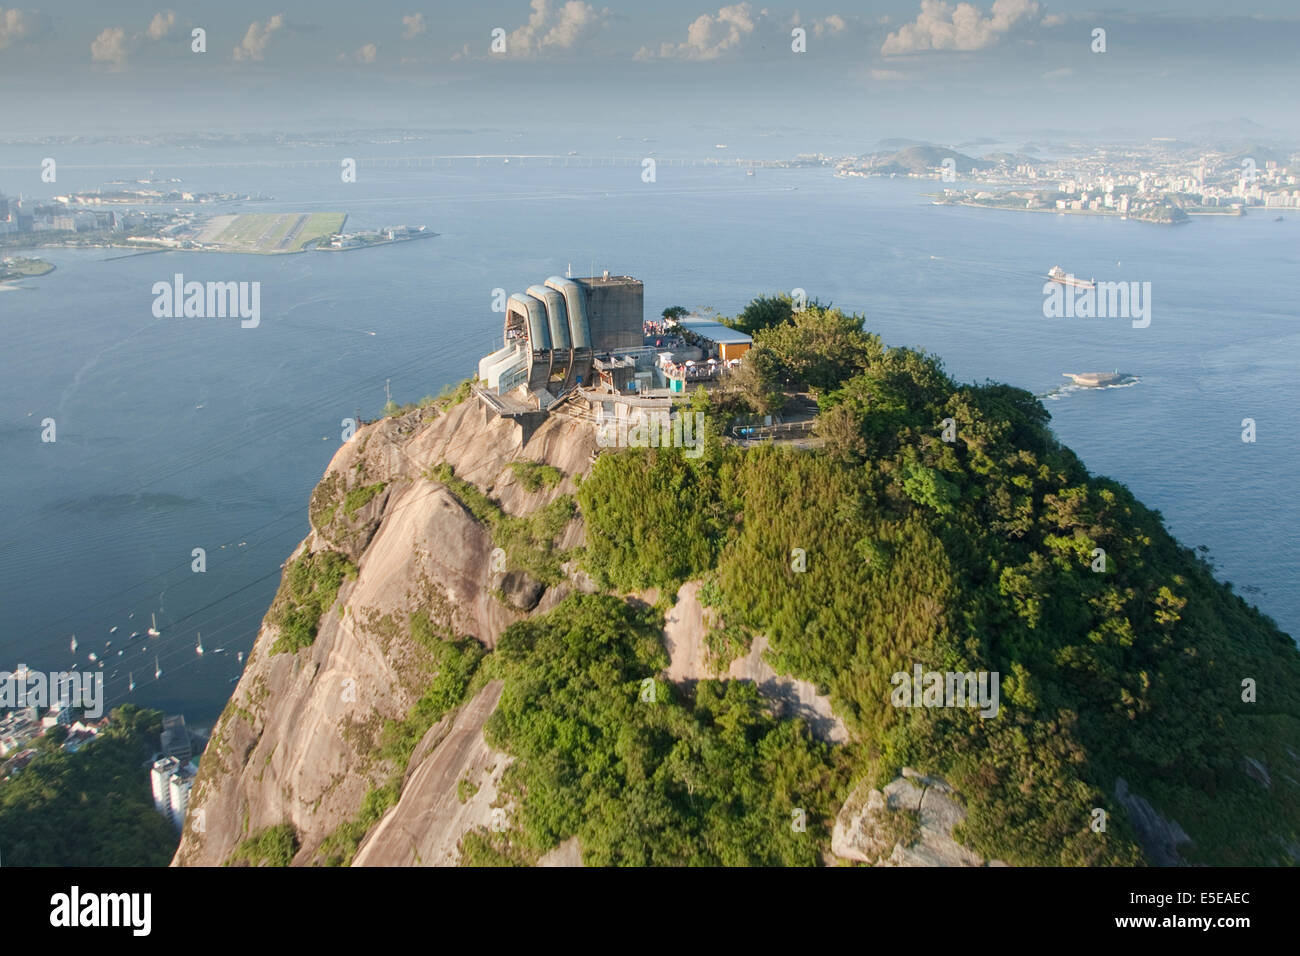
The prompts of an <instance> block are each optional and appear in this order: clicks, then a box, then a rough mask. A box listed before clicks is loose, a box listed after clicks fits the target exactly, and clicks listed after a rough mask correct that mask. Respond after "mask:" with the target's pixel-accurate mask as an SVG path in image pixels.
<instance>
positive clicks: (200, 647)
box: [194, 634, 203, 657]
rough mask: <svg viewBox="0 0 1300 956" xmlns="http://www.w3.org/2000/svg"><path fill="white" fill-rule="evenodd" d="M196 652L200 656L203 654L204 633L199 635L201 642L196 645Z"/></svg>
mask: <svg viewBox="0 0 1300 956" xmlns="http://www.w3.org/2000/svg"><path fill="white" fill-rule="evenodd" d="M194 653H195V654H198V655H199V657H202V656H203V635H202V634H200V635H199V642H198V643H197V644H195V645H194Z"/></svg>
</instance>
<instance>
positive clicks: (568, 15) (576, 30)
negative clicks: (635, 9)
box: [506, 0, 609, 56]
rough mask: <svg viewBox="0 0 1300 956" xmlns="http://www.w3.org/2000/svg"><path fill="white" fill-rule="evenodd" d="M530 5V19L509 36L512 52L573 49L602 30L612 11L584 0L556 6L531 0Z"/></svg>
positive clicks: (512, 53) (507, 47) (518, 54)
mask: <svg viewBox="0 0 1300 956" xmlns="http://www.w3.org/2000/svg"><path fill="white" fill-rule="evenodd" d="M529 6H530V7H532V9H533V12H532V13H531V14H530V15H529V17H528V22H527V23H526V24H524V25H523V26H522V27H520V28H519V29H518V30H515V31H514V32H513V33H511V34H510V35H509V36H508V37H506V53H507V54H508V55H510V56H530V55H532V54H536V53H549V52H558V51H563V50H572V49H574V48H575V47H578V46H580V45H581V44H582V43H584V42H586V41H587V40H588V39H590V38H591V37H592V36H594V35H595V34H596V33H598V32H599V31H600V29H601V28H602V27H603V26H604V25H605V19H606V17H607V16H608V13H609V11H608V10H602V11H597V10H596V8H595V7H593V6H592V5H591V4H589V3H583V2H582V0H568V2H566V3H563V4H559V5H555V6H553V5H552V4H551V2H550V0H532V2H531V3H529Z"/></svg>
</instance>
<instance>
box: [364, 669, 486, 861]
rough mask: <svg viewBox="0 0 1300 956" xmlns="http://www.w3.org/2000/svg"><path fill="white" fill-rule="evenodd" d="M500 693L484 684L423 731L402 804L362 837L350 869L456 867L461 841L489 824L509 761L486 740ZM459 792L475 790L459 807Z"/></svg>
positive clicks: (403, 793) (403, 791)
mask: <svg viewBox="0 0 1300 956" xmlns="http://www.w3.org/2000/svg"><path fill="white" fill-rule="evenodd" d="M501 688H502V683H501V681H492V682H490V683H489V684H488V685H487V686H486V687H484V688H483V689H482V690H481V691H479V693H478V694H477V696H475V697H474V699H473V700H471V701H470V702H469V703H468V704H466V705H465V706H464V707H462V708H461V710H460V711H459V712H458V713H457V714H456V715H455V718H454V720H451V721H450V725H449V726H443V725H445V724H448V720H447V719H446V718H444V720H442V721H439V724H438V725H436V726H434V727H433V728H431V729H430V730H429V732H428V733H427V734H426V735H425V739H424V740H422V741H421V746H420V748H418V749H417V752H416V754H415V756H414V757H413V758H412V761H411V763H412V769H411V771H410V773H409V775H408V776H407V779H406V783H405V785H404V786H403V787H402V796H401V799H400V800H399V801H398V803H397V806H395V807H393V808H392V809H390V810H389V811H388V813H386V814H385V815H384V817H383V819H382V820H380V821H379V824H378V825H377V826H376V827H375V829H374V830H373V831H372V832H371V833H370V835H369V836H368V837H367V838H366V841H365V842H364V843H363V844H362V845H361V848H360V849H359V850H358V851H357V855H356V858H355V859H354V860H353V861H352V865H353V866H455V865H456V864H457V863H458V862H459V855H458V853H457V851H456V844H457V843H459V842H460V839H461V837H463V836H464V835H465V834H466V833H468V832H469V831H470V830H472V829H474V828H475V827H480V826H482V827H490V826H491V824H492V803H493V801H495V800H496V796H497V786H498V784H500V782H501V774H502V773H504V772H505V768H506V767H507V766H509V764H510V762H511V758H510V757H509V755H507V754H503V753H501V752H499V751H496V750H493V749H492V748H491V747H489V746H488V745H487V744H486V743H485V742H484V740H483V724H484V723H486V722H487V719H488V717H490V716H491V714H492V711H493V710H495V709H496V706H497V701H499V700H500V699H501ZM426 743H427V746H426ZM461 781H465V787H464V788H462V786H461ZM462 789H464V790H473V793H472V794H466V798H465V800H464V801H462V800H461V791H462Z"/></svg>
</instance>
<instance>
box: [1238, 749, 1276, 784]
mask: <svg viewBox="0 0 1300 956" xmlns="http://www.w3.org/2000/svg"><path fill="white" fill-rule="evenodd" d="M1243 762H1244V763H1245V765H1246V776H1248V777H1250V779H1251V780H1254V781H1255V782H1256V783H1257V784H1259V785H1260V786H1261V787H1263V788H1264V789H1265V790H1268V789H1269V788H1270V787H1272V786H1273V778H1272V777H1270V776H1269V775H1268V767H1266V766H1265V765H1264V764H1263V763H1261V762H1260V761H1258V760H1256V759H1255V758H1254V757H1245V758H1243Z"/></svg>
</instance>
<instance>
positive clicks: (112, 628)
mask: <svg viewBox="0 0 1300 956" xmlns="http://www.w3.org/2000/svg"><path fill="white" fill-rule="evenodd" d="M116 632H117V625H116V624H114V625H113V626H112V627H110V628H109V629H108V633H110V634H114V633H116Z"/></svg>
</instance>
